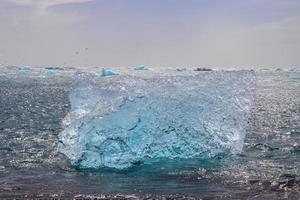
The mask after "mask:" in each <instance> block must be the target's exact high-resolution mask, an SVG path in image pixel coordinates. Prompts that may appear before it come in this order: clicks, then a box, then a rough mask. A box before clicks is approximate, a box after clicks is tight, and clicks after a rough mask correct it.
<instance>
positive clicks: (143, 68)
mask: <svg viewBox="0 0 300 200" xmlns="http://www.w3.org/2000/svg"><path fill="white" fill-rule="evenodd" d="M134 70H148V68H147V66H146V65H138V66H136V67H135V68H134Z"/></svg>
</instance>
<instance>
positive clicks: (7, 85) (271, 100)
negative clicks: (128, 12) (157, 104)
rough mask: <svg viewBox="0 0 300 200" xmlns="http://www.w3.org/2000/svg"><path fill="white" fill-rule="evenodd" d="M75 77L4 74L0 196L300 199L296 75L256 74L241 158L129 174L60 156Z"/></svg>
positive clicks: (299, 78)
mask: <svg viewBox="0 0 300 200" xmlns="http://www.w3.org/2000/svg"><path fill="white" fill-rule="evenodd" d="M73 73H74V72H73V71H67V72H66V71H62V72H61V73H59V72H58V73H56V74H51V75H47V74H44V75H40V73H36V74H35V73H33V72H31V71H19V72H17V71H15V70H13V69H11V70H2V72H0V198H13V197H22V198H24V197H28V195H29V196H30V195H33V196H41V195H43V197H73V196H74V195H78V194H85V195H87V194H95V195H99V194H116V193H117V194H122V195H128V194H134V195H135V196H137V197H145V196H147V195H153V196H155V197H158V198H159V197H161V196H163V195H166V196H168V195H175V196H173V197H180V196H181V195H187V196H191V197H203V198H208V199H243V198H246V197H250V198H249V199H283V198H286V199H299V198H300V73H299V72H296V71H290V72H289V71H257V90H256V100H255V104H254V106H253V108H252V112H251V117H250V119H249V122H248V126H247V137H246V140H245V144H244V149H243V152H242V153H241V154H239V155H235V156H230V157H229V156H227V157H224V158H216V159H214V160H211V161H210V162H207V161H205V162H204V161H201V160H184V161H172V162H171V161H168V162H159V163H158V162H154V163H153V164H152V165H146V166H142V167H137V168H133V169H130V170H127V171H109V170H97V171H79V170H76V169H74V168H73V167H71V166H70V164H69V162H68V160H67V158H66V157H65V156H64V155H62V154H60V153H59V152H58V151H57V143H58V134H59V133H60V132H61V131H62V125H61V121H62V119H63V118H64V116H65V115H66V114H67V113H68V111H69V109H70V105H69V102H68V92H69V88H70V84H71V82H72V75H73ZM26 195H27V196H26Z"/></svg>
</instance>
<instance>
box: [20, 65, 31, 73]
mask: <svg viewBox="0 0 300 200" xmlns="http://www.w3.org/2000/svg"><path fill="white" fill-rule="evenodd" d="M18 70H19V71H22V72H26V71H30V70H31V68H30V67H28V66H21V67H18Z"/></svg>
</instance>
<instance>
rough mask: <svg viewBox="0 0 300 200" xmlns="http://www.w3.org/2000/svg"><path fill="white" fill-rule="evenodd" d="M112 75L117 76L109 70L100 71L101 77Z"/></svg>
mask: <svg viewBox="0 0 300 200" xmlns="http://www.w3.org/2000/svg"><path fill="white" fill-rule="evenodd" d="M114 75H118V73H116V72H114V71H112V70H110V69H104V68H103V69H102V71H101V76H103V77H106V76H114Z"/></svg>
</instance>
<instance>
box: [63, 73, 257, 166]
mask: <svg viewBox="0 0 300 200" xmlns="http://www.w3.org/2000/svg"><path fill="white" fill-rule="evenodd" d="M255 80H256V78H255V73H254V71H210V72H200V73H199V72H194V74H188V75H183V74H182V73H180V74H172V75H170V74H165V75H160V76H158V75H149V74H148V75H142V74H139V75H126V74H123V75H120V76H113V77H111V78H110V79H106V78H104V77H94V76H90V75H88V74H80V75H78V76H77V77H76V80H75V81H74V83H73V84H72V87H71V90H70V94H69V98H70V103H71V111H70V113H69V114H68V115H67V116H66V117H65V119H64V126H65V129H64V130H63V131H62V132H61V133H60V135H59V137H60V143H59V146H58V148H59V151H60V152H62V153H63V154H65V155H66V156H67V157H68V158H69V160H70V162H71V163H72V164H73V165H74V166H77V167H79V168H103V167H108V168H115V169H124V168H128V167H131V166H133V165H136V164H140V163H143V162H146V161H147V160H150V159H151V160H153V159H157V160H161V159H188V158H197V159H198V158H199V159H209V158H212V157H215V156H218V155H220V154H222V155H223V154H224V153H225V154H227V153H238V152H240V151H241V150H242V147H243V141H244V138H245V126H246V123H247V118H248V115H249V112H250V108H251V105H252V102H253V99H254V93H255Z"/></svg>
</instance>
